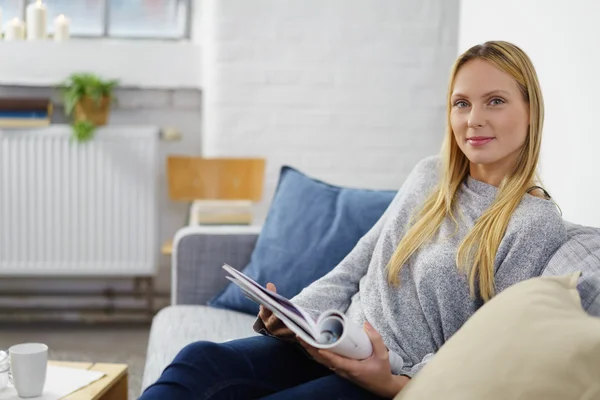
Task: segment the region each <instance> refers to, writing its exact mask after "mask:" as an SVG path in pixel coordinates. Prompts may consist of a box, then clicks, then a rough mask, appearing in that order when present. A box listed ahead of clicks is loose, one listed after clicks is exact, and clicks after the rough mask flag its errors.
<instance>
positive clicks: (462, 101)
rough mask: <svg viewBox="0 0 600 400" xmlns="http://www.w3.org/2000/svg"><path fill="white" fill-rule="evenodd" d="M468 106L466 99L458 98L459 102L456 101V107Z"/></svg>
mask: <svg viewBox="0 0 600 400" xmlns="http://www.w3.org/2000/svg"><path fill="white" fill-rule="evenodd" d="M467 106H468V104H467V102H466V101H464V100H458V101H457V102H455V103H454V107H458V108H465V107H467Z"/></svg>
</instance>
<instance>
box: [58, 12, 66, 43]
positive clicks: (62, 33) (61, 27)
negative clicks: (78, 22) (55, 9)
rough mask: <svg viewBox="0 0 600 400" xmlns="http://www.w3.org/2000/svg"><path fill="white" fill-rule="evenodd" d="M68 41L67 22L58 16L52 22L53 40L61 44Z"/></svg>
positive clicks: (61, 16)
mask: <svg viewBox="0 0 600 400" xmlns="http://www.w3.org/2000/svg"><path fill="white" fill-rule="evenodd" d="M68 39H69V20H68V19H67V18H66V17H65V16H64V14H60V15H59V16H58V17H56V19H55V20H54V40H55V41H57V42H62V41H64V40H68Z"/></svg>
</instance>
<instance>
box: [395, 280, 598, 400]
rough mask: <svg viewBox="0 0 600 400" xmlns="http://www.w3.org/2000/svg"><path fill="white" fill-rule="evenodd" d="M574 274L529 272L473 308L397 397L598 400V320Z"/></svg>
mask: <svg viewBox="0 0 600 400" xmlns="http://www.w3.org/2000/svg"><path fill="white" fill-rule="evenodd" d="M579 276H580V273H579V272H577V273H574V274H571V275H567V276H560V277H541V278H532V279H529V280H526V281H523V282H520V283H518V284H516V285H513V286H511V287H510V288H508V289H506V290H505V291H503V292H502V293H500V294H499V295H498V296H497V297H496V298H494V299H492V300H491V301H490V302H489V303H487V304H486V305H485V306H484V307H482V308H481V309H479V310H478V311H477V312H476V313H475V314H474V315H473V316H472V317H471V318H470V319H469V320H468V321H467V322H466V323H465V324H464V325H463V327H462V328H461V329H460V330H459V331H458V332H456V334H455V335H453V336H452V337H451V338H450V339H449V340H448V341H447V342H446V343H445V344H444V346H442V348H440V350H439V351H438V353H437V354H436V355H435V356H434V357H433V359H432V360H431V361H430V362H429V363H428V364H427V366H425V367H424V368H423V369H422V370H421V372H419V373H418V374H417V375H416V376H415V378H414V379H413V380H412V381H411V382H410V383H409V384H408V385H407V386H406V387H405V388H404V389H403V390H402V391H401V392H400V393H399V394H398V395H397V396H396V397H395V400H417V399H419V400H421V399H424V400H437V399H441V400H500V399H502V400H511V399H515V400H516V399H519V400H575V399H577V400H592V399H600V318H595V317H591V316H589V315H588V314H586V313H585V311H584V310H583V308H582V307H581V300H580V297H579V293H578V291H577V288H576V286H577V279H578V278H579Z"/></svg>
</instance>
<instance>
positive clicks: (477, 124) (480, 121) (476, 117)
mask: <svg viewBox="0 0 600 400" xmlns="http://www.w3.org/2000/svg"><path fill="white" fill-rule="evenodd" d="M484 125H485V116H484V114H483V112H482V111H479V110H476V109H475V108H473V109H472V110H471V113H470V114H469V119H468V120H467V126H468V127H469V128H481V127H482V126H484Z"/></svg>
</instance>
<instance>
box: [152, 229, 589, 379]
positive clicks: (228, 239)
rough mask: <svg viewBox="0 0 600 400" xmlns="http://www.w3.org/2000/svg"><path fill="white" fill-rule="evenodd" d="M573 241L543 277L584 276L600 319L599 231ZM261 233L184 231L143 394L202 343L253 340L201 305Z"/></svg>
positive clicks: (231, 318) (242, 319) (584, 290)
mask: <svg viewBox="0 0 600 400" xmlns="http://www.w3.org/2000/svg"><path fill="white" fill-rule="evenodd" d="M567 230H568V233H569V240H568V242H567V243H565V244H564V245H563V246H562V247H561V248H560V249H559V250H558V251H557V252H556V254H555V255H554V256H553V257H552V259H551V260H550V262H549V263H548V265H547V267H546V269H545V271H544V274H545V275H562V274H566V273H568V272H572V271H576V270H581V271H582V272H583V277H582V280H581V282H580V285H579V290H580V292H581V294H582V302H583V306H584V307H585V308H586V310H587V311H588V312H589V313H590V314H592V315H596V316H600V229H596V228H589V227H584V226H579V225H574V224H569V223H567ZM259 232H260V228H259V227H186V228H183V229H182V230H180V231H179V232H178V233H177V235H176V237H175V240H174V244H173V251H174V252H173V261H172V268H173V280H172V305H171V306H169V307H167V308H165V309H163V310H161V311H160V312H159V313H158V314H157V315H156V316H155V318H154V321H153V323H152V329H151V332H150V341H149V344H148V353H147V360H146V366H145V371H144V378H143V383H142V390H144V389H145V388H146V387H147V386H149V385H150V384H151V383H153V382H154V381H156V379H157V378H158V377H159V376H160V374H161V372H162V371H163V369H164V368H165V367H166V366H167V365H168V364H169V363H170V362H171V361H172V360H173V358H174V357H175V355H176V354H177V353H178V352H179V350H180V349H182V348H183V347H185V346H186V345H187V344H189V343H192V342H194V341H198V340H210V341H216V342H222V341H227V340H230V339H235V338H240V337H246V336H250V335H255V333H254V331H253V330H252V324H253V322H254V319H255V317H254V316H250V315H247V314H242V313H238V312H234V311H228V310H221V309H214V308H210V307H207V306H204V305H202V304H206V302H207V301H208V300H209V299H210V298H211V297H212V296H213V295H215V294H217V293H218V292H219V291H220V290H221V289H223V288H224V287H225V286H226V285H227V284H228V283H229V281H227V280H226V279H225V273H224V271H223V270H222V269H221V265H223V263H228V264H230V265H231V266H233V267H236V268H243V267H245V266H246V264H247V263H248V261H249V260H250V255H251V253H252V250H253V248H254V245H255V243H256V239H257V238H258V234H259Z"/></svg>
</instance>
